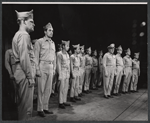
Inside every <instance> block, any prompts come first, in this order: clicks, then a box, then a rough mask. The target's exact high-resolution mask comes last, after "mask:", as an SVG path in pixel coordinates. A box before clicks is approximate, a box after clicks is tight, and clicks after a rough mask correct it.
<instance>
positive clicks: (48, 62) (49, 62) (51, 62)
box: [40, 61, 54, 64]
mask: <svg viewBox="0 0 150 123" xmlns="http://www.w3.org/2000/svg"><path fill="white" fill-rule="evenodd" d="M40 62H43V63H47V64H53V62H54V61H40Z"/></svg>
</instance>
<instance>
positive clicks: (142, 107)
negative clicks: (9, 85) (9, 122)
mask: <svg viewBox="0 0 150 123" xmlns="http://www.w3.org/2000/svg"><path fill="white" fill-rule="evenodd" d="M81 99H82V100H81V101H78V102H77V103H71V104H72V106H71V107H66V109H59V108H58V97H57V96H56V97H53V98H50V107H49V108H50V111H53V112H54V114H53V115H46V117H45V118H41V117H39V116H37V111H36V107H37V105H36V104H34V111H33V117H32V118H31V120H41V121H48V120H50V121H148V90H146V89H140V90H139V92H138V93H131V94H122V95H121V96H114V98H110V99H105V98H104V97H103V89H102V88H99V90H93V91H92V93H90V94H85V96H84V97H82V98H81Z"/></svg>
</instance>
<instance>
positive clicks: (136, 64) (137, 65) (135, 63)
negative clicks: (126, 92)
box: [132, 59, 140, 69]
mask: <svg viewBox="0 0 150 123" xmlns="http://www.w3.org/2000/svg"><path fill="white" fill-rule="evenodd" d="M132 68H133V69H140V61H139V60H137V59H133V60H132Z"/></svg>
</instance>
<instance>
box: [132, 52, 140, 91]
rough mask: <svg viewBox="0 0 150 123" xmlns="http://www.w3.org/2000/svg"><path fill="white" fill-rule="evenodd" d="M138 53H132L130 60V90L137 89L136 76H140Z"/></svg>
mask: <svg viewBox="0 0 150 123" xmlns="http://www.w3.org/2000/svg"><path fill="white" fill-rule="evenodd" d="M138 59H139V53H134V59H133V60H132V81H131V88H130V90H131V92H138V91H137V84H138V77H139V76H140V61H139V60H138Z"/></svg>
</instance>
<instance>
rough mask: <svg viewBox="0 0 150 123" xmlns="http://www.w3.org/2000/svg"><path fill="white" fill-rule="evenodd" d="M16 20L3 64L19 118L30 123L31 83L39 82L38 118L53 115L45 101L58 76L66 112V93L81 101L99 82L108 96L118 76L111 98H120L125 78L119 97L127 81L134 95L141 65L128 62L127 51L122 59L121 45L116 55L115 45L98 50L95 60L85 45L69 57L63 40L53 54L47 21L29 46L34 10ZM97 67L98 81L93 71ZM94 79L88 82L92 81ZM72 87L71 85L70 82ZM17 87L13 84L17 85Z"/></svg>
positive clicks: (75, 47)
mask: <svg viewBox="0 0 150 123" xmlns="http://www.w3.org/2000/svg"><path fill="white" fill-rule="evenodd" d="M16 14H17V22H18V24H19V30H18V31H17V32H16V34H15V35H14V37H13V40H12V50H8V51H7V52H6V56H5V65H6V68H7V69H8V71H11V72H9V74H10V77H11V79H12V80H14V81H13V82H14V85H15V88H16V92H15V93H16V94H17V96H15V97H17V99H16V100H17V104H18V119H19V120H28V119H29V118H30V117H31V116H32V110H33V94H34V84H35V81H36V82H37V85H38V86H37V90H38V98H37V111H38V115H39V116H41V117H45V116H46V115H45V114H53V112H52V111H49V99H50V95H51V93H52V91H54V90H53V88H52V84H53V82H52V81H53V78H54V76H57V77H56V78H57V79H58V80H57V84H58V88H59V89H58V93H59V108H63V109H65V107H66V106H71V105H70V103H68V102H67V95H68V89H69V88H70V91H69V96H70V101H71V102H76V101H80V100H81V98H80V97H82V96H83V92H84V93H87V94H88V93H91V91H90V87H91V88H92V89H96V88H97V85H98V86H100V85H101V84H102V79H103V88H104V97H105V98H107V99H108V98H109V97H112V96H111V90H112V85H113V81H114V76H116V82H115V89H114V94H115V95H117V94H118V90H119V86H120V81H121V77H122V75H123V74H124V75H125V77H124V82H123V90H122V91H123V93H127V92H128V87H129V83H130V79H131V76H132V82H131V91H136V89H137V81H138V76H139V75H140V67H139V61H138V56H139V54H138V53H136V54H135V58H134V59H133V60H132V59H131V57H130V54H131V52H130V50H129V49H128V50H127V51H126V56H125V57H124V58H123V59H122V57H121V53H122V48H121V46H120V47H118V48H117V55H116V56H115V55H114V54H113V53H114V49H115V46H114V44H111V45H110V46H108V47H107V48H108V53H106V54H105V55H104V56H103V57H102V55H103V53H102V51H101V52H100V57H99V59H97V52H96V51H94V53H93V57H91V48H88V49H87V50H86V54H85V53H84V46H80V45H79V44H78V45H73V50H74V53H73V54H72V55H70V56H69V54H68V53H67V51H68V50H69V47H70V41H62V43H61V48H62V49H61V50H60V51H59V52H57V53H56V50H55V43H54V42H53V41H52V39H51V38H52V37H53V27H52V25H51V23H48V24H47V25H46V26H44V27H43V28H44V34H45V36H44V37H42V38H40V39H37V40H36V42H35V44H34V46H33V45H32V42H31V39H30V35H29V33H30V32H32V31H34V26H35V24H34V20H33V10H32V11H30V12H18V11H16ZM8 54H11V56H13V57H11V60H12V61H13V62H11V63H12V64H11V65H12V67H11V68H8V64H7V63H9V62H7V61H8V60H9V59H8V57H7V56H8ZM98 68H99V71H100V72H99V73H100V74H99V79H97V72H98ZM91 77H92V79H91ZM69 83H70V84H69ZM16 85H17V86H16Z"/></svg>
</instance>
